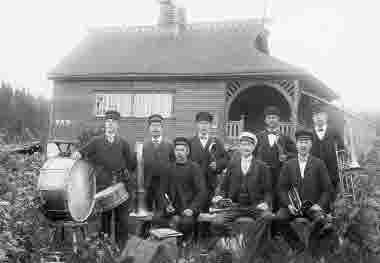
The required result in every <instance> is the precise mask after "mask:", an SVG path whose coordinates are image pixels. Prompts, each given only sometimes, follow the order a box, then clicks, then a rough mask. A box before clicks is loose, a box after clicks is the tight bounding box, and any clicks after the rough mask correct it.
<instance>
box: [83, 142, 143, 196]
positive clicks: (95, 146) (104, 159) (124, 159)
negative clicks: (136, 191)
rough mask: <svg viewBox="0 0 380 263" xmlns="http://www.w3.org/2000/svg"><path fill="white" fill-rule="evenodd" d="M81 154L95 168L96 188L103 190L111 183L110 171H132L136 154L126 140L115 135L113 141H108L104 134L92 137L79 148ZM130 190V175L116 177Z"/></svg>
mask: <svg viewBox="0 0 380 263" xmlns="http://www.w3.org/2000/svg"><path fill="white" fill-rule="evenodd" d="M79 152H80V153H81V154H82V156H85V158H86V159H88V160H89V161H90V162H91V163H93V164H94V166H95V167H96V169H97V171H98V172H97V177H96V188H97V191H100V190H103V189H104V188H107V187H108V186H110V185H112V179H113V175H112V172H115V171H119V170H122V169H126V168H127V169H128V170H129V171H134V170H135V169H136V165H137V162H136V155H135V154H134V153H132V151H131V150H130V146H129V144H128V142H127V141H126V140H124V139H123V138H122V137H120V136H116V138H115V141H114V142H113V143H109V142H108V141H107V140H106V138H105V135H99V136H96V137H93V138H92V139H91V140H90V141H89V142H88V143H87V144H86V145H84V146H83V147H81V148H80V149H79ZM118 179H119V180H121V181H122V182H123V183H124V185H125V186H126V187H127V190H128V191H130V187H131V184H130V179H131V177H129V178H127V177H123V178H118Z"/></svg>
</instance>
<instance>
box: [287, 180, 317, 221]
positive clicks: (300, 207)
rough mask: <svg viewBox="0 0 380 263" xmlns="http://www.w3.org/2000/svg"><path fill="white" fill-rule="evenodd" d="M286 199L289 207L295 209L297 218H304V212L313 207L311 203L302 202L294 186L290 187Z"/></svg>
mask: <svg viewBox="0 0 380 263" xmlns="http://www.w3.org/2000/svg"><path fill="white" fill-rule="evenodd" d="M288 197H289V201H290V205H291V206H293V207H294V208H295V209H296V215H298V216H304V213H305V211H306V210H307V209H309V208H311V207H312V206H313V203H312V202H311V201H304V202H302V200H301V197H300V195H299V193H298V190H297V187H295V186H294V185H292V186H291V187H290V189H289V191H288Z"/></svg>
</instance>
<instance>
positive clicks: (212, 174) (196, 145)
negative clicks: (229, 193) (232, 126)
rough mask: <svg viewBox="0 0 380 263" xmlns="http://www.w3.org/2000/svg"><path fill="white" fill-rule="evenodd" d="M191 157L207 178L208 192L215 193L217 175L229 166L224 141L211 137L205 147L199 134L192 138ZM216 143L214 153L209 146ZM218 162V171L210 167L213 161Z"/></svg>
mask: <svg viewBox="0 0 380 263" xmlns="http://www.w3.org/2000/svg"><path fill="white" fill-rule="evenodd" d="M189 141H190V159H191V160H192V161H193V162H196V163H197V164H198V165H199V166H200V168H201V171H202V174H203V176H204V177H205V179H206V186H207V189H208V192H209V193H210V192H211V193H212V194H214V191H215V188H216V186H217V175H218V174H219V173H221V172H222V171H223V170H224V169H225V168H226V166H227V163H228V155H227V152H226V151H225V149H224V145H223V143H222V142H221V141H220V140H219V139H217V138H212V137H211V136H210V137H209V139H208V141H207V144H206V147H205V148H203V146H202V143H201V141H200V139H199V137H198V136H194V137H192V138H191V139H190V140H189ZM213 141H214V142H215V143H216V147H215V153H214V154H213V155H214V156H213V155H212V154H210V152H209V147H210V144H211V143H212V142H213ZM213 161H215V162H216V171H212V170H211V169H210V168H209V165H210V163H211V162H213Z"/></svg>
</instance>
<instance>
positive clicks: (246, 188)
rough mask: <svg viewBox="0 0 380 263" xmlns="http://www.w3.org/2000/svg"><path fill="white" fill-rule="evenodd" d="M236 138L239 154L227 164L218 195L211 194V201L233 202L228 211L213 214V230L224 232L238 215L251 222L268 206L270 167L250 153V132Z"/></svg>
mask: <svg viewBox="0 0 380 263" xmlns="http://www.w3.org/2000/svg"><path fill="white" fill-rule="evenodd" d="M239 140H240V144H239V155H238V156H237V157H236V158H234V159H233V160H231V162H230V163H229V165H228V168H227V175H226V177H225V178H224V180H223V183H222V186H221V192H220V195H218V196H215V197H214V198H213V202H214V203H215V204H218V202H220V201H223V200H226V199H227V200H230V202H231V203H232V204H234V205H233V209H232V210H231V211H228V212H225V213H221V214H218V215H217V217H216V220H215V221H214V222H213V224H212V228H213V231H214V232H215V233H216V234H222V235H223V234H226V231H228V229H229V228H228V225H229V224H230V223H232V222H234V221H235V220H237V219H239V218H242V217H244V218H245V221H248V222H249V221H251V222H253V221H254V220H255V219H256V218H257V217H258V216H260V215H261V213H262V212H264V211H270V210H271V209H272V200H273V188H272V186H273V183H272V177H271V174H270V170H269V168H268V166H267V165H266V164H265V163H264V162H262V161H260V160H256V159H255V157H254V156H253V150H254V149H255V146H256V145H257V138H256V136H255V135H254V134H252V133H250V132H242V133H241V135H240V136H239Z"/></svg>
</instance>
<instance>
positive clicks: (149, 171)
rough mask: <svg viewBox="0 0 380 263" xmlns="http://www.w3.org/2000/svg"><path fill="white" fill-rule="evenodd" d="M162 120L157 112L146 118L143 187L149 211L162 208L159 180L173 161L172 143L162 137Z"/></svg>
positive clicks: (166, 173)
mask: <svg viewBox="0 0 380 263" xmlns="http://www.w3.org/2000/svg"><path fill="white" fill-rule="evenodd" d="M163 120H164V118H163V117H162V116H161V115H159V114H153V115H151V116H149V118H148V125H149V133H150V137H149V138H148V139H147V140H145V141H144V144H143V159H144V184H145V185H144V187H145V189H146V198H147V206H148V209H149V210H150V211H156V210H162V209H163V208H164V207H163V204H162V202H160V200H161V199H160V192H159V191H160V190H159V187H157V186H159V185H160V180H161V179H162V178H163V177H165V176H168V169H169V167H170V164H171V163H173V162H174V161H175V156H174V147H173V144H172V143H171V142H170V141H169V140H167V139H166V138H164V137H163V132H162V130H163Z"/></svg>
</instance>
